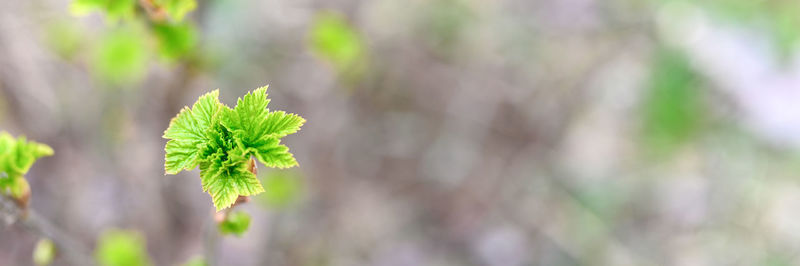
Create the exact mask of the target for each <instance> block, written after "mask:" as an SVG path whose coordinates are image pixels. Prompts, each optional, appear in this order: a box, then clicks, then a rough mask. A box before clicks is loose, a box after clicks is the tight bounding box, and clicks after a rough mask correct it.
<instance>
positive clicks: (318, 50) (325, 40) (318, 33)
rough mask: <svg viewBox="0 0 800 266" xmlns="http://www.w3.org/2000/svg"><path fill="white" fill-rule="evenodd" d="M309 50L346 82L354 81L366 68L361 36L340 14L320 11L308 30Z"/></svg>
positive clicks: (364, 47) (365, 49) (365, 50)
mask: <svg viewBox="0 0 800 266" xmlns="http://www.w3.org/2000/svg"><path fill="white" fill-rule="evenodd" d="M309 38H310V47H311V50H312V51H313V52H314V54H315V55H317V56H318V57H319V58H321V59H322V60H325V61H326V62H328V63H330V64H331V66H333V68H334V69H335V70H336V71H337V72H338V73H339V74H340V75H342V76H344V78H346V79H357V78H358V77H359V76H360V75H362V74H363V71H364V70H365V68H366V67H367V66H366V64H367V61H366V60H367V46H366V44H365V42H364V39H363V37H362V36H361V34H360V33H359V32H358V31H357V29H356V28H354V27H353V26H352V25H351V24H350V23H349V22H348V21H347V20H346V19H345V18H344V16H343V15H341V14H339V13H336V12H333V11H325V12H320V13H318V14H317V15H316V17H315V18H314V21H313V23H312V26H311V29H310V37H309Z"/></svg>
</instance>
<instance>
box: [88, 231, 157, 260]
mask: <svg viewBox="0 0 800 266" xmlns="http://www.w3.org/2000/svg"><path fill="white" fill-rule="evenodd" d="M95 255H96V257H97V263H98V264H99V265H102V266H147V265H152V263H151V262H150V257H149V256H148V255H147V249H146V248H145V240H144V237H142V235H141V234H139V233H138V232H135V231H124V230H109V231H106V232H105V233H103V235H102V236H101V237H100V240H99V241H98V244H97V251H96V254H95Z"/></svg>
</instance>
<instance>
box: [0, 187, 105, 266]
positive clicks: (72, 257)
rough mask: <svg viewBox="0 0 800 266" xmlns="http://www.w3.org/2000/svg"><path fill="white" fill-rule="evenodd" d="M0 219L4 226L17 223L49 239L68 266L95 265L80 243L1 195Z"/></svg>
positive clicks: (32, 212) (87, 250)
mask: <svg viewBox="0 0 800 266" xmlns="http://www.w3.org/2000/svg"><path fill="white" fill-rule="evenodd" d="M0 217H1V218H2V219H3V221H4V224H5V225H11V224H14V223H18V224H20V225H21V226H22V227H23V228H25V229H26V230H28V231H29V232H31V233H33V234H36V235H38V236H39V237H44V238H49V239H51V240H52V241H53V243H55V244H56V247H58V253H59V254H63V255H64V258H65V259H67V261H68V262H69V264H71V265H95V263H94V260H93V259H92V256H90V255H89V254H90V253H89V249H87V248H86V247H85V246H84V245H83V244H82V243H81V242H80V241H76V240H75V239H73V238H72V237H71V236H69V235H68V234H66V233H64V232H63V231H61V230H60V229H59V228H57V227H55V226H54V225H53V224H51V223H50V222H49V221H48V220H47V219H44V218H42V217H41V216H40V215H39V214H38V213H36V212H35V211H33V210H30V209H27V210H23V209H21V208H19V206H18V205H17V204H16V202H15V201H14V200H12V199H10V198H8V197H7V196H5V195H2V194H0Z"/></svg>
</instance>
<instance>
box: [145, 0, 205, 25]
mask: <svg viewBox="0 0 800 266" xmlns="http://www.w3.org/2000/svg"><path fill="white" fill-rule="evenodd" d="M155 1H156V4H157V5H159V6H160V7H162V8H164V10H165V11H166V12H167V15H168V16H169V17H170V18H172V20H173V21H176V22H179V21H182V20H183V17H184V16H186V14H187V13H189V12H191V11H192V10H194V9H195V8H197V1H195V0H155Z"/></svg>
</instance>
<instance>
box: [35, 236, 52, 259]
mask: <svg viewBox="0 0 800 266" xmlns="http://www.w3.org/2000/svg"><path fill="white" fill-rule="evenodd" d="M55 256H56V246H55V245H54V244H53V241H51V240H50V239H47V238H42V239H39V241H38V242H36V247H35V248H34V249H33V262H34V263H36V265H50V263H53V259H54V258H55Z"/></svg>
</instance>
